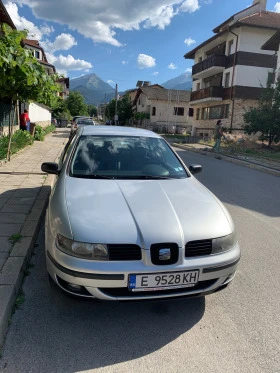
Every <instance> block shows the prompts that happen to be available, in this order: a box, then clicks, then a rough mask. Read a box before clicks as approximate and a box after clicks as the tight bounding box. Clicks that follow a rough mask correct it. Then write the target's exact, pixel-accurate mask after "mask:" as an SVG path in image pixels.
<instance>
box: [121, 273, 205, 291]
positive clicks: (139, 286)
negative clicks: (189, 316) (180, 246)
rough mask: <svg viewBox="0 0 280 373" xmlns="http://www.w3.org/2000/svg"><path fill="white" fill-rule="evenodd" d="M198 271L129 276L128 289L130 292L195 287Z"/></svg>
mask: <svg viewBox="0 0 280 373" xmlns="http://www.w3.org/2000/svg"><path fill="white" fill-rule="evenodd" d="M198 275H199V271H185V272H169V273H150V274H145V275H143V274H142V275H129V280H128V288H129V289H130V290H131V291H153V290H167V289H173V288H184V287H192V286H195V285H196V284H197V282H198Z"/></svg>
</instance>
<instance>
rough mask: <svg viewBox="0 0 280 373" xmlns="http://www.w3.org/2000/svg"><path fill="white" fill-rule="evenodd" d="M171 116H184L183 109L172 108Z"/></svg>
mask: <svg viewBox="0 0 280 373" xmlns="http://www.w3.org/2000/svg"><path fill="white" fill-rule="evenodd" d="M173 115H180V116H183V115H184V108H183V107H174V110H173Z"/></svg>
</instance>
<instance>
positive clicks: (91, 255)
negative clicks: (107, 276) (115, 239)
mask: <svg viewBox="0 0 280 373" xmlns="http://www.w3.org/2000/svg"><path fill="white" fill-rule="evenodd" d="M56 246H57V248H58V249H59V250H61V251H63V252H64V253H66V254H68V255H72V256H76V257H77V258H82V259H91V260H100V261H105V260H109V254H108V248H107V245H103V244H99V243H86V242H78V241H73V240H70V239H69V238H66V237H63V236H62V235H60V234H58V235H57V236H56Z"/></svg>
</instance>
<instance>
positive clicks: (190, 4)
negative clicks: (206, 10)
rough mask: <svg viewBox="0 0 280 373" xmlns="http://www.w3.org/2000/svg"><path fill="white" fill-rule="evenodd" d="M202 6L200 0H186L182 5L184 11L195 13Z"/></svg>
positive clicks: (181, 8)
mask: <svg viewBox="0 0 280 373" xmlns="http://www.w3.org/2000/svg"><path fill="white" fill-rule="evenodd" d="M199 8H200V6H199V4H198V0H186V1H184V2H183V4H182V5H181V7H180V10H181V11H182V12H186V13H194V12H196V11H197V10H198V9H199Z"/></svg>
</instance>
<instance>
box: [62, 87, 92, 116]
mask: <svg viewBox="0 0 280 373" xmlns="http://www.w3.org/2000/svg"><path fill="white" fill-rule="evenodd" d="M66 105H67V108H68V110H69V111H70V114H71V115H72V116H73V117H74V116H75V115H85V116H86V115H88V107H87V105H86V103H85V99H84V97H83V95H82V94H81V93H80V92H78V91H70V93H69V96H68V98H67V99H66Z"/></svg>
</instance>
